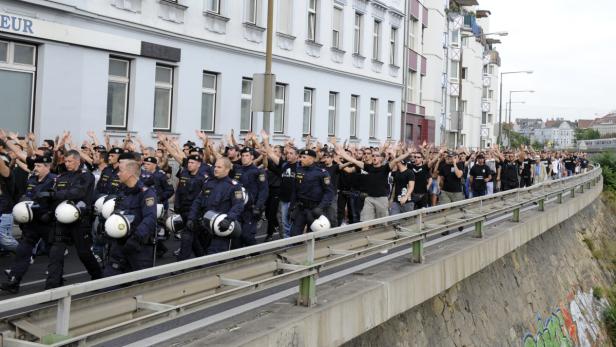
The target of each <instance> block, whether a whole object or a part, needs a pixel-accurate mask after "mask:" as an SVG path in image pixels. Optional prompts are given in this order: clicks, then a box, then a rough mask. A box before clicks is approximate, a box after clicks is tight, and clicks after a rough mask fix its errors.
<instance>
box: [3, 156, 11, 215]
mask: <svg viewBox="0 0 616 347" xmlns="http://www.w3.org/2000/svg"><path fill="white" fill-rule="evenodd" d="M0 160H3V159H2V158H0ZM12 210H13V180H12V176H11V175H9V177H2V176H0V214H5V213H11V211H12Z"/></svg>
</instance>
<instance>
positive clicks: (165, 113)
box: [154, 65, 173, 130]
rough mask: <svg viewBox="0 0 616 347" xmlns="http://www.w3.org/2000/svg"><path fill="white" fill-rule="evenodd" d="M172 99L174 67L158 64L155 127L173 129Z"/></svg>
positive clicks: (155, 90)
mask: <svg viewBox="0 0 616 347" xmlns="http://www.w3.org/2000/svg"><path fill="white" fill-rule="evenodd" d="M172 99H173V68H171V67H168V66H161V65H157V66H156V82H155V88H154V129H156V130H171V100H172Z"/></svg>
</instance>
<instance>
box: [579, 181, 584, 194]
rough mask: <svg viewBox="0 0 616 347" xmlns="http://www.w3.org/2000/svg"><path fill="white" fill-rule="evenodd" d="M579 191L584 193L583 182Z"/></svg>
mask: <svg viewBox="0 0 616 347" xmlns="http://www.w3.org/2000/svg"><path fill="white" fill-rule="evenodd" d="M580 193H584V183H582V184H580Z"/></svg>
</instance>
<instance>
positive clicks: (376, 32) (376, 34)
mask: <svg viewBox="0 0 616 347" xmlns="http://www.w3.org/2000/svg"><path fill="white" fill-rule="evenodd" d="M380 47H381V22H379V21H378V20H375V21H374V27H373V30H372V59H373V60H379V56H380V55H381V50H380Z"/></svg>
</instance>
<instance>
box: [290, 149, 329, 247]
mask: <svg viewBox="0 0 616 347" xmlns="http://www.w3.org/2000/svg"><path fill="white" fill-rule="evenodd" d="M316 157H317V154H316V152H315V151H313V150H311V149H304V150H302V151H301V152H300V164H301V166H300V167H299V168H298V169H297V172H296V173H295V184H294V185H293V191H292V193H291V205H290V210H291V211H292V212H291V217H292V219H293V224H292V226H291V236H297V235H301V234H302V233H303V232H304V228H306V227H307V228H308V232H310V231H311V230H310V225H311V224H312V222H313V221H314V220H315V219H317V218H319V217H320V216H322V215H323V214H324V213H325V211H326V210H327V208H328V206H329V205H330V204H331V203H332V199H333V196H334V188H333V186H332V184H331V178H330V176H329V173H328V172H327V170H325V169H323V168H320V167H318V166H317V165H315V160H316Z"/></svg>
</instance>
